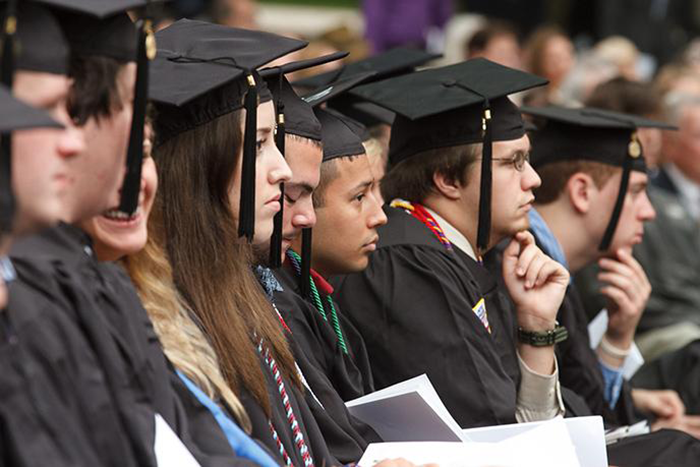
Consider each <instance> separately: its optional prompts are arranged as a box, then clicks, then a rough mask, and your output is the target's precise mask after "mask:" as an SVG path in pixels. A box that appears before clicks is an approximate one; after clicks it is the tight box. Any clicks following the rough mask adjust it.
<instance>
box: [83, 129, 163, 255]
mask: <svg viewBox="0 0 700 467" xmlns="http://www.w3.org/2000/svg"><path fill="white" fill-rule="evenodd" d="M151 134H152V133H151V130H150V126H146V129H145V135H144V145H143V157H144V159H143V167H142V168H141V194H140V196H139V204H138V208H137V210H136V212H135V213H134V215H133V216H131V217H124V214H123V213H121V212H120V211H119V210H118V209H117V208H116V206H115V208H114V209H109V210H107V211H105V212H103V213H102V214H100V215H97V216H95V217H92V218H90V219H88V220H86V221H84V222H83V223H82V224H81V227H82V228H83V229H84V230H85V231H86V232H87V233H88V234H89V235H90V237H92V240H93V242H94V248H95V253H96V254H97V258H98V259H99V260H100V261H115V260H117V259H119V258H121V257H124V256H128V255H132V254H135V253H138V252H139V251H141V249H143V247H144V246H145V245H146V240H148V229H147V224H148V216H149V215H150V213H151V208H152V207H153V200H154V199H155V195H156V190H157V189H158V173H157V172H156V165H155V163H154V161H153V159H152V158H151ZM119 191H120V189H117V190H116V191H115V196H114V198H115V199H119Z"/></svg>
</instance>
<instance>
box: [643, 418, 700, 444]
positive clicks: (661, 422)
mask: <svg viewBox="0 0 700 467" xmlns="http://www.w3.org/2000/svg"><path fill="white" fill-rule="evenodd" d="M663 428H671V429H673V430H679V431H684V432H686V433H688V434H689V435H691V436H694V437H696V438H698V439H700V415H683V416H681V417H678V418H670V419H665V418H660V419H658V420H656V421H655V422H654V423H652V424H651V430H652V431H656V430H661V429H663Z"/></svg>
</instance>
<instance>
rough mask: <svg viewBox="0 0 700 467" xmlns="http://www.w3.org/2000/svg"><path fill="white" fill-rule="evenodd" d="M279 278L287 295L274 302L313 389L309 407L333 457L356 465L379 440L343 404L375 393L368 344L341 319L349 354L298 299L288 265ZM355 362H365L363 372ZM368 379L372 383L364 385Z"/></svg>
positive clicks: (277, 296) (310, 307) (326, 325)
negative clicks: (367, 350) (369, 447)
mask: <svg viewBox="0 0 700 467" xmlns="http://www.w3.org/2000/svg"><path fill="white" fill-rule="evenodd" d="M275 276H276V277H277V278H278V279H279V280H280V283H281V285H282V288H283V289H284V290H282V291H277V292H275V294H274V301H275V304H276V306H277V309H278V310H279V312H280V314H281V315H282V317H283V319H284V321H285V323H286V325H287V326H288V328H289V330H290V331H291V334H290V333H287V336H288V340H289V342H290V345H291V347H292V350H293V351H294V357H295V359H296V361H297V363H298V365H299V368H300V369H301V372H302V374H303V375H304V378H305V379H306V382H307V384H308V385H309V387H310V389H311V391H308V390H307V391H306V392H305V396H306V402H307V404H308V405H309V407H310V409H311V411H312V413H313V414H314V417H315V419H316V422H317V423H318V425H319V427H320V429H321V432H322V433H323V436H324V438H325V440H326V443H327V444H328V449H329V450H330V452H331V453H332V454H333V456H334V457H335V458H337V459H338V460H339V461H340V462H342V463H344V464H348V463H352V462H357V461H359V460H360V458H361V457H362V454H363V453H364V451H365V449H366V448H367V444H368V443H372V442H380V441H381V438H380V437H379V435H377V433H376V432H375V431H374V430H373V429H372V428H371V427H370V426H368V425H367V424H365V423H363V422H362V421H360V420H359V419H357V418H356V417H354V416H352V415H351V414H350V412H349V411H348V409H347V407H346V406H345V403H344V399H345V400H350V399H355V398H357V397H361V396H362V395H364V394H365V391H367V392H371V390H372V382H371V381H372V380H371V373H369V361H368V359H367V353H366V350H365V348H364V342H363V341H362V338H361V336H359V334H358V333H357V332H356V331H355V330H354V328H351V327H350V326H347V325H348V324H349V323H346V322H343V321H342V318H341V326H342V329H343V332H344V336H345V338H346V340H347V345H348V352H349V354H345V353H344V352H343V351H342V349H341V348H340V346H339V344H338V338H337V336H336V334H335V332H334V331H333V329H332V327H331V325H330V323H328V322H327V321H326V320H324V319H323V317H322V316H321V315H320V313H319V312H318V311H317V310H316V309H315V308H314V307H313V305H311V304H309V303H308V302H307V301H306V300H304V298H302V297H301V295H299V293H298V288H297V281H296V276H295V273H294V271H292V270H291V269H290V267H289V265H287V266H286V267H285V268H284V269H280V270H278V271H275ZM319 292H320V293H323V292H321V291H319ZM324 299H325V295H324ZM338 313H339V314H340V311H339V312H338ZM341 316H342V315H341ZM339 317H340V316H339ZM356 349H358V350H359V351H356ZM356 360H358V361H361V362H362V363H360V365H359V367H360V368H358V365H356V364H355V361H356ZM365 372H367V373H365ZM365 377H368V378H369V382H367V383H366V382H365Z"/></svg>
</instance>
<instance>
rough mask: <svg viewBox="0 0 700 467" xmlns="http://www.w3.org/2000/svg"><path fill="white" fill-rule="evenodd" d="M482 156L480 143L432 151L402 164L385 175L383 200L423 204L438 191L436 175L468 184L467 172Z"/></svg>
mask: <svg viewBox="0 0 700 467" xmlns="http://www.w3.org/2000/svg"><path fill="white" fill-rule="evenodd" d="M480 153H481V143H476V144H463V145H460V146H452V147H448V148H439V149H430V150H427V151H423V152H421V153H418V154H416V155H414V156H411V157H410V158H408V159H406V160H404V161H401V162H400V163H398V164H396V165H395V166H394V167H391V169H389V171H388V172H387V173H386V175H384V178H383V179H382V183H381V191H382V196H383V197H384V199H385V200H387V201H391V200H393V199H396V198H401V199H405V200H408V201H412V202H414V203H422V202H423V201H424V200H425V198H427V197H428V195H429V194H430V193H431V192H433V191H434V190H435V184H434V182H433V175H434V174H435V173H441V174H442V175H444V176H445V177H446V178H447V179H449V180H451V181H459V183H461V184H463V185H464V184H466V182H467V170H468V169H469V168H470V167H471V165H472V164H473V163H474V162H475V161H476V159H477V157H478V156H479V154H480Z"/></svg>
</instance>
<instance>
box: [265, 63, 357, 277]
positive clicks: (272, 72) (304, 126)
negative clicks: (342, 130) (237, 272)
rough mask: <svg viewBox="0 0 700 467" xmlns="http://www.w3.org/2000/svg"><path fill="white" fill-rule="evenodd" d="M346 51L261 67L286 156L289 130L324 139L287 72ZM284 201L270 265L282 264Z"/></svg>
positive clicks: (278, 141) (277, 137)
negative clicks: (271, 99)
mask: <svg viewBox="0 0 700 467" xmlns="http://www.w3.org/2000/svg"><path fill="white" fill-rule="evenodd" d="M347 55H348V54H347V52H337V53H333V54H329V55H324V56H322V57H316V58H311V59H307V60H300V61H296V62H288V63H285V64H283V65H280V66H275V67H269V68H265V69H263V70H260V76H261V77H263V78H264V79H265V81H266V82H267V85H268V87H269V88H270V90H271V91H272V95H273V98H274V100H275V108H276V110H277V131H276V133H275V143H276V144H277V148H278V149H279V151H280V152H281V153H282V156H283V157H286V154H285V138H286V134H287V133H289V134H292V135H296V136H301V137H302V138H309V139H312V140H315V141H321V124H320V123H319V121H318V119H317V118H316V116H315V115H314V111H313V109H312V108H311V106H310V105H309V104H307V103H306V102H304V101H303V100H302V99H301V98H300V97H299V96H298V95H297V93H296V92H295V91H294V89H293V88H292V85H291V84H289V81H287V78H286V76H285V75H286V74H287V73H292V72H294V71H298V70H304V69H306V68H311V67H314V66H318V65H322V64H324V63H328V62H332V61H335V60H339V59H341V58H344V57H346V56H347ZM281 190H282V197H284V184H282V186H281ZM281 204H282V207H281V209H280V210H279V212H278V213H277V214H275V220H274V229H273V231H272V237H271V238H270V255H269V264H268V266H269V267H271V268H278V267H280V266H281V261H282V237H283V229H284V203H281Z"/></svg>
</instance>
